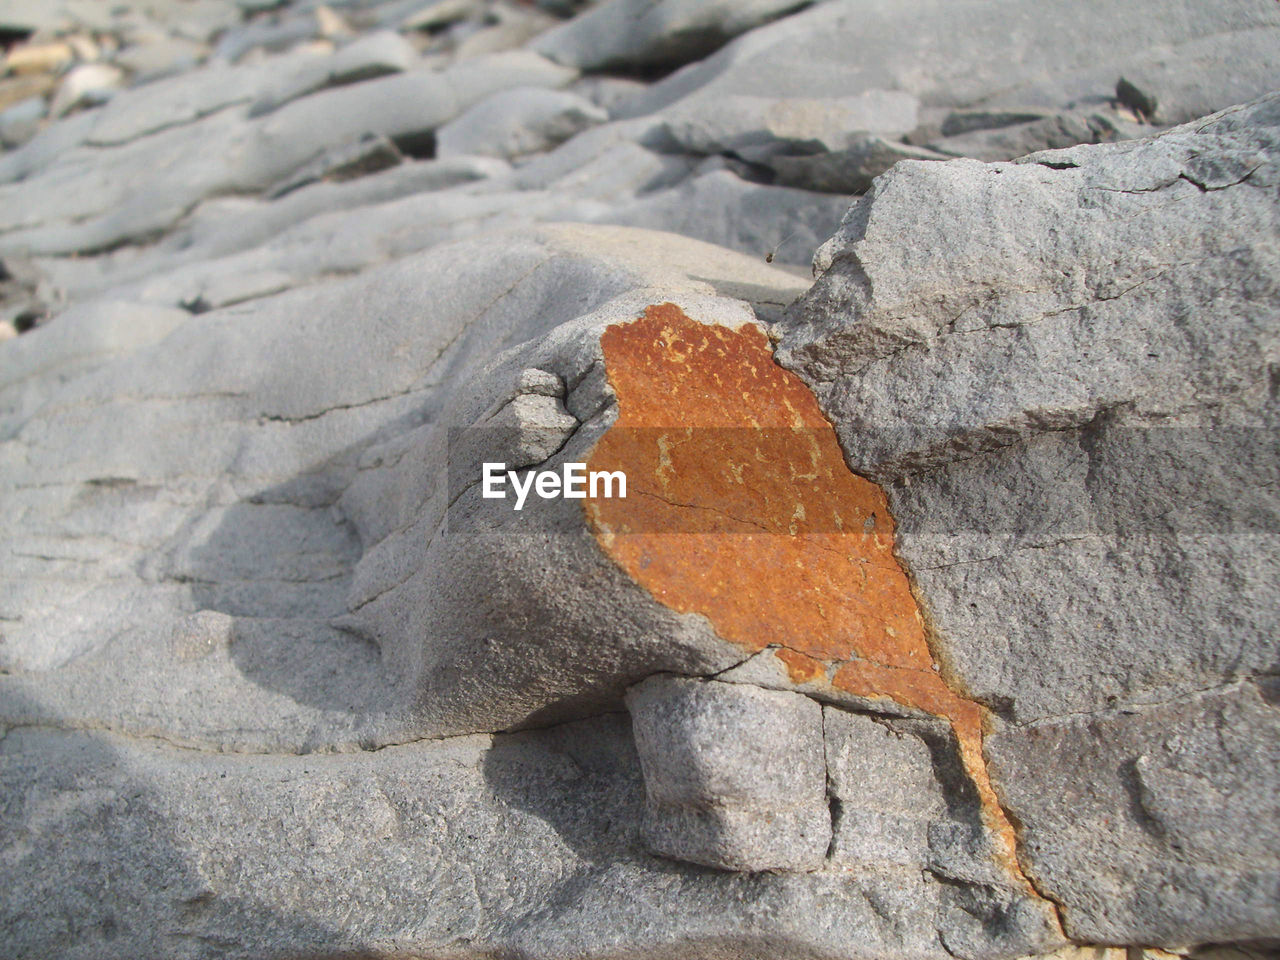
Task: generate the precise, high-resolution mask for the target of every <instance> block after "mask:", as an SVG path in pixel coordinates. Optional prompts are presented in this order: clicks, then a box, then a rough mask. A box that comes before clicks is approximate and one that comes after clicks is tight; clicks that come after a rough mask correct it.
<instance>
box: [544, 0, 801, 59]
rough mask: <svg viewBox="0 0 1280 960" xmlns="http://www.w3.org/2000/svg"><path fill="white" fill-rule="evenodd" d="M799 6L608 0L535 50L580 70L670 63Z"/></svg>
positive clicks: (763, 1)
mask: <svg viewBox="0 0 1280 960" xmlns="http://www.w3.org/2000/svg"><path fill="white" fill-rule="evenodd" d="M801 6H803V0H736V2H732V0H712V2H706V0H702V2H698V0H659V2H656V3H655V2H652V0H608V2H605V3H601V4H598V5H597V6H595V7H593V8H592V9H590V10H588V11H587V12H586V13H583V14H581V15H579V16H577V17H575V18H574V19H573V20H571V21H570V22H568V23H566V24H565V25H564V26H562V27H558V28H556V29H555V30H552V31H549V32H548V33H547V34H545V35H544V36H543V37H541V38H539V39H538V40H537V42H536V43H535V44H534V49H536V50H537V51H538V52H539V53H542V54H545V55H546V56H549V57H550V58H551V59H553V60H556V61H558V62H560V63H564V64H568V65H569V66H572V67H578V68H580V69H582V70H606V69H610V68H617V67H621V68H624V69H635V68H638V67H654V66H660V67H671V66H679V65H681V64H685V63H688V62H689V61H691V60H696V59H698V58H699V57H703V56H706V55H707V54H709V53H711V52H712V51H713V50H715V49H716V48H717V47H719V46H721V45H722V44H723V43H725V41H727V40H730V39H731V38H733V37H736V36H737V35H738V34H740V33H745V32H746V31H748V30H750V29H752V28H753V27H758V26H759V25H760V24H762V23H767V22H769V21H770V20H773V19H774V18H776V17H780V16H783V15H785V14H787V13H790V12H792V11H793V10H796V9H798V8H799V7H801Z"/></svg>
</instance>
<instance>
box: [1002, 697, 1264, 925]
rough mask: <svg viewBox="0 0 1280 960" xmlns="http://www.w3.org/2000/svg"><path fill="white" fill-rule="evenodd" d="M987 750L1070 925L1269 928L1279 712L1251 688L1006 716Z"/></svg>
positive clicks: (1045, 884) (1036, 867)
mask: <svg viewBox="0 0 1280 960" xmlns="http://www.w3.org/2000/svg"><path fill="white" fill-rule="evenodd" d="M990 752H991V756H992V758H993V762H994V764H995V771H996V775H997V776H998V777H999V779H1000V782H1001V783H1003V784H1004V785H1005V790H1006V792H1007V796H1008V800H1009V803H1010V805H1011V807H1012V808H1013V809H1014V810H1016V811H1017V813H1018V817H1019V819H1020V820H1021V821H1022V824H1023V835H1024V837H1025V844H1026V860H1027V861H1028V862H1029V863H1030V864H1031V872H1032V875H1033V876H1034V877H1035V878H1036V882H1037V884H1038V885H1039V886H1040V887H1041V888H1042V889H1043V890H1045V892H1047V893H1048V894H1049V895H1050V896H1052V897H1053V898H1054V900H1056V901H1057V902H1058V903H1060V904H1061V905H1062V909H1063V922H1064V923H1065V925H1066V929H1067V932H1068V933H1069V934H1071V936H1072V937H1074V938H1076V939H1079V940H1089V941H1095V942H1104V943H1105V942H1112V943H1115V942H1120V943H1124V942H1140V943H1148V944H1157V945H1164V946H1166V947H1169V948H1170V949H1173V948H1174V947H1175V946H1181V945H1185V944H1187V943H1212V942H1226V941H1252V940H1266V939H1268V938H1272V937H1274V936H1275V935H1276V929H1277V925H1278V924H1280V916H1278V915H1277V910H1276V904H1277V899H1276V894H1277V891H1278V890H1280V858H1278V857H1277V853H1278V852H1280V803H1278V802H1277V798H1278V797H1280V790H1277V786H1278V784H1277V781H1276V771H1277V770H1280V710H1278V709H1277V708H1276V705H1275V703H1268V702H1266V701H1265V700H1264V699H1263V697H1262V696H1261V695H1260V692H1259V690H1258V688H1257V687H1255V686H1253V685H1252V684H1249V683H1243V684H1237V685H1232V686H1225V687H1221V688H1219V689H1217V690H1213V691H1210V692H1207V693H1202V694H1198V695H1196V694H1191V695H1187V696H1185V697H1184V698H1183V699H1182V700H1181V701H1180V702H1178V703H1171V704H1159V705H1152V706H1142V707H1136V708H1130V709H1124V710H1110V711H1098V712H1096V713H1095V714H1093V715H1092V716H1082V717H1067V718H1063V719H1050V720H1043V721H1039V722H1037V723H1032V724H1027V725H1019V726H1012V725H1009V726H1005V727H1002V729H1001V730H1000V731H999V732H998V733H997V734H996V735H995V736H993V737H992V738H991V740H990ZM1050 758H1058V762H1052V760H1051V759H1050Z"/></svg>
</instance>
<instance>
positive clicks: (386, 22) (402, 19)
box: [379, 0, 480, 30]
mask: <svg viewBox="0 0 1280 960" xmlns="http://www.w3.org/2000/svg"><path fill="white" fill-rule="evenodd" d="M383 6H384V7H385V9H382V8H380V10H379V24H380V25H381V26H383V27H390V28H392V29H401V30H432V29H439V28H441V27H447V26H448V25H449V24H451V23H456V22H457V21H459V20H466V19H468V18H470V17H471V16H473V15H474V14H476V13H477V12H478V11H479V10H480V3H479V0H399V2H396V3H388V4H385V5H383Z"/></svg>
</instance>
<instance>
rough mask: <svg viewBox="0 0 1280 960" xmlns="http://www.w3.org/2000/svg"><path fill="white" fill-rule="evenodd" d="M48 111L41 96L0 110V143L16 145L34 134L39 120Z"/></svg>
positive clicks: (8, 145)
mask: <svg viewBox="0 0 1280 960" xmlns="http://www.w3.org/2000/svg"><path fill="white" fill-rule="evenodd" d="M46 113H48V107H47V106H46V105H45V102H44V99H43V98H42V97H31V98H29V99H27V100H22V101H20V102H18V103H16V104H14V105H13V106H12V107H8V108H7V109H5V110H4V111H0V144H3V145H4V146H6V147H18V146H21V145H22V144H24V143H26V142H27V141H28V140H30V139H31V138H32V137H34V136H35V135H36V131H38V130H39V129H40V121H41V120H43V119H44V117H45V114H46Z"/></svg>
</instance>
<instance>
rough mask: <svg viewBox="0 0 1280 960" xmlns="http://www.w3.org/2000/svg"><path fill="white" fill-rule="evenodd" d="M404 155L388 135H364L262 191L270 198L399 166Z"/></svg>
mask: <svg viewBox="0 0 1280 960" xmlns="http://www.w3.org/2000/svg"><path fill="white" fill-rule="evenodd" d="M403 159H404V156H403V155H402V154H401V153H400V151H399V150H397V149H396V145H395V144H394V143H392V142H391V140H390V139H388V138H387V137H378V136H369V137H362V138H361V139H360V140H359V141H358V142H356V143H353V144H349V145H347V146H345V147H340V148H338V149H336V150H330V151H326V152H325V153H323V154H321V155H320V156H319V157H316V159H315V160H313V161H311V163H309V164H307V165H306V166H305V167H303V168H302V169H301V170H299V171H297V172H296V173H294V174H292V175H291V176H289V177H287V178H286V179H284V180H282V181H281V182H280V183H278V184H276V185H275V186H273V187H270V188H269V189H267V190H265V191H264V192H263V197H264V198H265V199H267V200H275V199H277V198H278V197H283V196H284V195H285V194H287V193H291V192H293V191H294V190H297V189H299V188H301V187H305V186H307V185H308V184H312V183H316V182H318V181H321V180H329V181H342V180H351V179H353V178H355V177H363V176H367V175H368V174H371V173H378V172H379V171H382V170H387V169H390V168H391V167H394V166H396V165H397V164H399V163H400V162H401V161H402V160H403Z"/></svg>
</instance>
